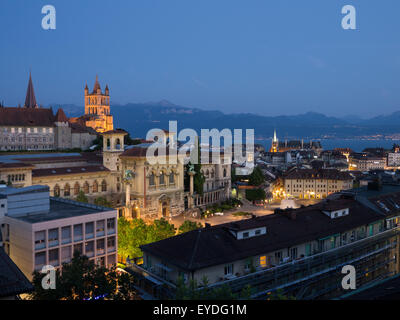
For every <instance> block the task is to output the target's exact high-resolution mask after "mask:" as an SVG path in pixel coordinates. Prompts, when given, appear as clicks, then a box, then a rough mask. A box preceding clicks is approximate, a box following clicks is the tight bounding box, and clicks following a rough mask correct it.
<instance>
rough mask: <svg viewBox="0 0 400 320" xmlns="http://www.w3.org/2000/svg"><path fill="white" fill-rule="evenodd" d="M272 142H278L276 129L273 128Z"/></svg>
mask: <svg viewBox="0 0 400 320" xmlns="http://www.w3.org/2000/svg"><path fill="white" fill-rule="evenodd" d="M274 142H278V139H277V138H276V130H274Z"/></svg>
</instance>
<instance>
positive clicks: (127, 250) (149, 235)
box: [118, 218, 176, 259]
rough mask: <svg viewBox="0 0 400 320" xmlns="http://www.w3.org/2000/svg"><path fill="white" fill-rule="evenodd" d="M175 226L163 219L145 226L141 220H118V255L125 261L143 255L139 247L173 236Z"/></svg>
mask: <svg viewBox="0 0 400 320" xmlns="http://www.w3.org/2000/svg"><path fill="white" fill-rule="evenodd" d="M175 233H176V229H175V226H174V225H173V224H170V223H169V222H168V221H167V220H165V219H164V218H161V219H159V220H154V221H153V222H152V223H150V224H146V223H145V222H144V220H142V219H132V220H126V219H125V218H119V219H118V254H119V255H120V256H121V257H123V258H124V259H126V258H127V257H130V258H138V257H141V256H142V255H143V253H142V251H141V250H140V248H139V247H140V246H141V245H144V244H148V243H151V242H155V241H159V240H163V239H166V238H169V237H172V236H174V235H175Z"/></svg>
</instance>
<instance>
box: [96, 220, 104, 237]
mask: <svg viewBox="0 0 400 320" xmlns="http://www.w3.org/2000/svg"><path fill="white" fill-rule="evenodd" d="M96 236H97V237H101V236H104V220H99V221H97V222H96Z"/></svg>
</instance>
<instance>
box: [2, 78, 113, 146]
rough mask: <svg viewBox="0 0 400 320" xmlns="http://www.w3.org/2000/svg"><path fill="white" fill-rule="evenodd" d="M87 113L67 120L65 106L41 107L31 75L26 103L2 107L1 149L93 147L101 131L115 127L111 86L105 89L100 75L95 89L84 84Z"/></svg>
mask: <svg viewBox="0 0 400 320" xmlns="http://www.w3.org/2000/svg"><path fill="white" fill-rule="evenodd" d="M84 101H85V114H84V115H83V116H81V117H77V118H71V119H68V118H67V116H66V115H65V113H64V111H63V109H62V108H58V110H57V112H56V113H54V111H53V109H52V108H43V107H40V106H39V105H38V103H37V101H36V96H35V92H34V88H33V82H32V77H31V75H29V82H28V88H27V92H26V98H25V103H24V105H23V106H22V107H21V106H19V107H5V106H0V151H39V150H63V149H74V148H79V149H82V150H86V149H88V148H89V147H90V146H92V144H93V141H94V140H95V139H96V137H97V135H98V133H102V132H105V131H110V130H113V117H112V115H111V114H110V96H109V89H108V86H106V89H105V91H104V92H102V90H101V87H100V84H99V81H98V78H97V77H96V81H95V84H94V88H93V91H92V92H91V93H89V89H88V87H87V85H86V87H85V100H84Z"/></svg>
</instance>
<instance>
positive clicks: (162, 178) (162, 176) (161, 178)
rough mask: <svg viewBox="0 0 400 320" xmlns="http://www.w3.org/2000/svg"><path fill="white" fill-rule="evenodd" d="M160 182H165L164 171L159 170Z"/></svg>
mask: <svg viewBox="0 0 400 320" xmlns="http://www.w3.org/2000/svg"><path fill="white" fill-rule="evenodd" d="M160 184H165V174H164V172H161V174H160Z"/></svg>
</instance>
